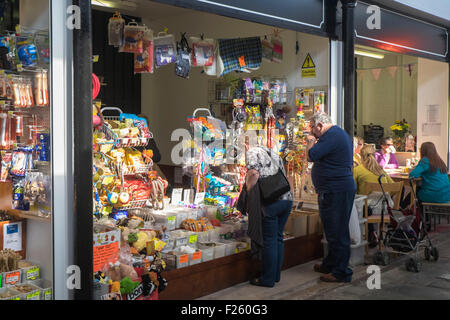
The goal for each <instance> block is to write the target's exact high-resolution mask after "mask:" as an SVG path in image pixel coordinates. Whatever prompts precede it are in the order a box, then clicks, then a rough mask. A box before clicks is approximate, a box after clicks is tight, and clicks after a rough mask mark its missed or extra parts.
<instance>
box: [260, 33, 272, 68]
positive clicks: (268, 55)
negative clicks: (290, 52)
mask: <svg viewBox="0 0 450 320" xmlns="http://www.w3.org/2000/svg"><path fill="white" fill-rule="evenodd" d="M261 48H262V58H263V60H265V61H269V62H272V58H273V46H272V42H271V41H269V39H267V36H264V39H262V40H261Z"/></svg>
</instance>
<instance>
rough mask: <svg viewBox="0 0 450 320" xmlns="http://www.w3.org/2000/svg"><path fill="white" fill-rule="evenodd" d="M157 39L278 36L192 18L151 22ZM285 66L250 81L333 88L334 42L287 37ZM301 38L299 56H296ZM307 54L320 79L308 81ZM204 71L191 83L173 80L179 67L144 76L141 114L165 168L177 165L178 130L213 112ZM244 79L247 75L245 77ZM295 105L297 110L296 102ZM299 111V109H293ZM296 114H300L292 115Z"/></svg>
mask: <svg viewBox="0 0 450 320" xmlns="http://www.w3.org/2000/svg"><path fill="white" fill-rule="evenodd" d="M143 18H144V23H146V24H147V25H148V26H150V27H151V28H152V29H153V30H154V31H155V34H156V33H157V32H158V31H161V30H162V29H163V27H167V28H169V33H172V34H175V35H176V37H177V38H179V37H180V32H187V35H188V36H190V35H194V36H198V35H200V34H201V33H204V34H205V37H207V38H214V39H217V38H238V37H241V38H242V37H251V36H263V35H266V34H267V35H268V34H271V33H272V32H273V27H269V26H265V25H261V24H256V23H250V22H245V21H240V20H235V19H231V18H226V17H221V16H216V15H212V14H206V13H201V12H192V13H189V14H185V15H183V16H180V17H178V18H176V19H172V20H163V21H159V22H158V21H146V19H145V17H143ZM280 35H281V37H282V38H283V45H284V48H283V51H284V57H283V62H282V63H280V64H276V63H268V62H263V63H262V66H261V68H260V69H259V70H258V71H257V72H254V73H252V74H250V75H247V77H248V76H250V77H254V76H269V77H286V78H287V79H288V84H289V87H288V90H293V89H294V88H295V87H301V86H324V87H327V86H328V81H329V76H328V75H329V41H328V39H326V38H321V37H317V36H312V35H308V34H302V33H296V32H293V31H282V32H281V34H280ZM296 35H297V37H298V41H299V46H300V51H299V53H298V55H296V53H295V42H296ZM307 53H310V54H311V57H312V59H313V61H314V63H315V65H316V73H317V75H316V78H308V79H303V78H302V77H301V69H300V68H301V65H302V63H303V61H304V60H305V58H306V55H307ZM201 70H202V69H201V68H193V69H192V71H191V74H190V79H189V80H186V79H182V78H179V77H177V76H175V74H174V66H173V65H169V66H165V67H163V68H161V69H158V70H156V71H155V73H154V74H145V75H143V76H142V112H143V113H145V114H146V115H147V116H148V117H149V119H150V126H151V130H152V132H153V133H154V135H155V138H156V142H157V143H158V147H159V148H160V151H161V154H162V157H163V159H162V161H161V163H162V164H172V162H171V159H170V154H171V150H172V148H173V146H174V145H175V144H176V143H172V142H170V136H171V133H172V131H173V130H174V129H176V128H188V125H187V122H186V118H187V117H188V116H190V115H192V112H193V111H194V109H195V108H198V107H201V106H208V80H209V79H214V78H215V77H209V76H206V75H204V74H201V73H200V72H201ZM243 77H245V75H244V76H243ZM290 98H291V99H290V100H291V101H290V105H291V106H293V107H295V104H294V103H293V96H290ZM293 109H295V108H293ZM293 112H294V113H295V110H293Z"/></svg>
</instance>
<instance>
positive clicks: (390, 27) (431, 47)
mask: <svg viewBox="0 0 450 320" xmlns="http://www.w3.org/2000/svg"><path fill="white" fill-rule="evenodd" d="M355 35H356V42H357V43H358V44H363V45H369V46H373V47H377V48H380V49H383V50H387V51H392V52H399V53H411V54H415V55H418V56H425V57H428V58H434V59H439V60H444V59H445V58H446V57H447V53H448V52H447V51H448V50H447V45H448V34H447V30H446V29H445V28H444V27H440V26H437V25H434V24H431V23H428V22H424V21H420V20H417V19H414V18H411V17H408V16H405V15H402V14H399V13H396V12H393V11H390V10H387V9H383V8H380V7H378V6H376V5H369V4H367V3H364V2H361V1H358V5H357V6H356V7H355Z"/></svg>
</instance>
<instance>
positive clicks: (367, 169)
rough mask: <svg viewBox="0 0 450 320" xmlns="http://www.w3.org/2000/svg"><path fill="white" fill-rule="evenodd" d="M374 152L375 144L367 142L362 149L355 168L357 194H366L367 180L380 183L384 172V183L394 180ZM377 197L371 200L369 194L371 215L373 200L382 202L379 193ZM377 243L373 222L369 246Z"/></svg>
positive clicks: (354, 177)
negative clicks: (377, 159)
mask: <svg viewBox="0 0 450 320" xmlns="http://www.w3.org/2000/svg"><path fill="white" fill-rule="evenodd" d="M374 154H375V147H374V145H371V144H366V145H364V146H363V147H362V149H361V152H360V155H361V165H359V166H357V167H354V168H353V179H355V184H356V193H357V194H365V190H364V185H365V184H366V182H374V183H378V177H379V176H380V175H382V174H384V177H383V178H382V179H381V182H382V183H392V182H394V181H393V180H392V179H391V177H389V175H388V174H387V173H386V172H385V171H384V170H383V168H381V166H380V165H379V164H378V162H377V161H376V160H375V156H374ZM375 194H377V193H371V195H375ZM380 194H381V192H380ZM375 198H376V199H372V200H374V201H371V200H370V196H369V215H372V209H373V208H372V207H371V204H372V203H373V202H375V203H380V200H379V198H380V196H379V195H378V194H377V195H376V196H375ZM377 244H378V236H377V234H376V232H375V228H374V226H373V224H369V247H371V248H373V247H375V246H376V245H377Z"/></svg>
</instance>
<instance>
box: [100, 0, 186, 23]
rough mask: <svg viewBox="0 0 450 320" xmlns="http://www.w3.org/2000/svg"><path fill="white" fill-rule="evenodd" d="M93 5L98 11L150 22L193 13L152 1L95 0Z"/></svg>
mask: <svg viewBox="0 0 450 320" xmlns="http://www.w3.org/2000/svg"><path fill="white" fill-rule="evenodd" d="M92 5H93V6H94V8H95V9H97V10H102V11H110V12H114V11H115V10H119V11H120V12H121V13H122V14H128V15H131V16H139V17H142V18H148V19H150V20H159V19H162V18H169V17H174V16H179V15H183V14H186V12H189V11H191V10H189V9H184V8H180V7H175V6H170V5H165V4H160V3H157V2H153V1H150V0H95V1H94V0H93V1H92Z"/></svg>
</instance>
